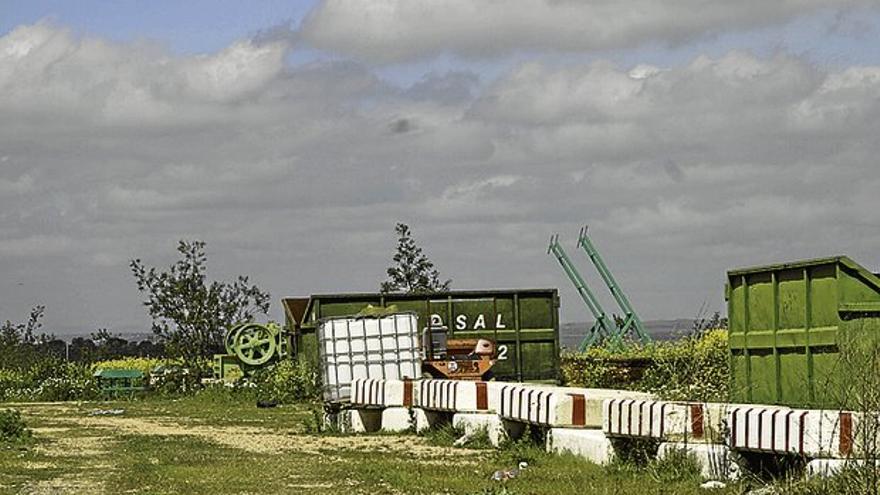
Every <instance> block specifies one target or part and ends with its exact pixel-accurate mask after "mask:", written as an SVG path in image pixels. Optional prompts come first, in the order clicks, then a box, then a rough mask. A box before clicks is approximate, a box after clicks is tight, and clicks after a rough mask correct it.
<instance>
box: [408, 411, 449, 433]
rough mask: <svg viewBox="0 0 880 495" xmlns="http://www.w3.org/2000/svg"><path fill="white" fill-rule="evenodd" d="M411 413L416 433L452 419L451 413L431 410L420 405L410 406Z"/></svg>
mask: <svg viewBox="0 0 880 495" xmlns="http://www.w3.org/2000/svg"><path fill="white" fill-rule="evenodd" d="M412 414H413V420H414V422H415V429H416V433H421V432H423V431H425V430H429V429H431V428H435V427H437V426H439V425H441V424H443V423H448V422H450V421H452V413H449V412H445V411H431V410H428V409H422V408H421V407H414V408H412Z"/></svg>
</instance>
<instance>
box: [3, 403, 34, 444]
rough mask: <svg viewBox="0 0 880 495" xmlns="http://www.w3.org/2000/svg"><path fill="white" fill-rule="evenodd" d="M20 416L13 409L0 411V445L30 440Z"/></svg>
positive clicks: (28, 432) (29, 433)
mask: <svg viewBox="0 0 880 495" xmlns="http://www.w3.org/2000/svg"><path fill="white" fill-rule="evenodd" d="M30 436H31V432H30V430H28V429H27V427H26V425H25V424H24V421H22V419H21V414H20V413H19V412H18V411H16V410H15V409H5V410H0V443H13V442H20V441H22V440H26V439H28V438H30Z"/></svg>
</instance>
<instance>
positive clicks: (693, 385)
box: [561, 329, 729, 402]
mask: <svg viewBox="0 0 880 495" xmlns="http://www.w3.org/2000/svg"><path fill="white" fill-rule="evenodd" d="M728 363H729V358H728V348H727V330H724V329H712V330H707V331H704V332H699V333H695V334H693V335H689V336H685V337H683V338H681V339H678V340H675V341H669V342H656V343H652V344H647V345H636V344H633V345H630V346H627V347H624V348H622V349H615V350H611V349H608V348H605V347H594V348H591V349H588V350H587V351H586V352H582V353H565V354H563V356H562V365H561V366H562V377H563V381H564V382H565V384H567V385H571V386H578V387H596V388H616V389H625V390H638V391H645V392H652V393H654V394H656V395H657V396H658V397H661V398H663V399H669V400H704V401H722V402H723V401H726V400H727V398H728V366H729V364H728Z"/></svg>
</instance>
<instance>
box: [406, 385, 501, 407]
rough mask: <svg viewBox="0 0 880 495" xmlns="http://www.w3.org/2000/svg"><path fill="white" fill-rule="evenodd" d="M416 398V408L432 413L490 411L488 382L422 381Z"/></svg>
mask: <svg viewBox="0 0 880 495" xmlns="http://www.w3.org/2000/svg"><path fill="white" fill-rule="evenodd" d="M415 398H416V400H415V404H414V405H415V406H417V407H421V408H423V409H428V410H432V411H453V412H475V411H480V412H486V411H489V390H488V385H487V384H486V382H471V381H461V380H422V381H421V382H419V392H418V394H417V395H416V397H415Z"/></svg>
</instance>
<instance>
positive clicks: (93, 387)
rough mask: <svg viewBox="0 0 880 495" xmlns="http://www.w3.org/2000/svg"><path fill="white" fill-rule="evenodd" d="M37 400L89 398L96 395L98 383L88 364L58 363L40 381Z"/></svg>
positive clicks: (93, 397)
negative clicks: (48, 374)
mask: <svg viewBox="0 0 880 495" xmlns="http://www.w3.org/2000/svg"><path fill="white" fill-rule="evenodd" d="M36 395H37V397H36V399H37V400H43V401H64V400H89V399H95V398H97V397H98V383H97V381H96V380H95V377H94V376H93V375H92V370H91V368H90V367H89V366H85V365H81V364H77V363H59V364H58V367H57V368H56V369H55V370H53V372H52V373H51V374H50V376H48V377H47V378H45V379H44V380H43V381H42V382H40V385H39V387H38V388H37V394H36Z"/></svg>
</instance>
